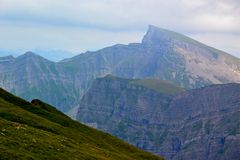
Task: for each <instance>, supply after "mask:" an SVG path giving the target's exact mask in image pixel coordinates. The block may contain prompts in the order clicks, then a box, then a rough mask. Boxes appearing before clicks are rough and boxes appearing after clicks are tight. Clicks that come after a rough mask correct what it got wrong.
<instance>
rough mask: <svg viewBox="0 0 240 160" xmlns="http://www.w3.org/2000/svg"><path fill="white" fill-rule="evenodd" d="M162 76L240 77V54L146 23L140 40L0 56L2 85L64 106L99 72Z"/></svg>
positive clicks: (193, 80)
mask: <svg viewBox="0 0 240 160" xmlns="http://www.w3.org/2000/svg"><path fill="white" fill-rule="evenodd" d="M107 74H113V75H116V76H120V77H125V78H160V79H163V80H167V81H171V82H172V83H175V84H177V85H179V86H181V87H184V88H189V89H190V88H199V87H202V86H206V85H209V84H218V83H219V84H222V83H229V82H240V60H239V59H238V58H236V57H232V56H230V55H229V54H227V53H224V52H222V51H219V50H217V49H214V48H211V47H209V46H206V45H204V44H202V43H200V42H197V41H195V40H193V39H190V38H188V37H186V36H183V35H180V34H178V33H175V32H171V31H167V30H164V29H160V28H157V27H155V26H149V29H148V31H147V33H146V35H145V36H144V38H143V40H142V42H141V43H132V44H129V45H115V46H111V47H107V48H104V49H101V50H98V51H95V52H86V53H83V54H80V55H78V56H75V57H73V58H70V59H65V60H63V61H61V62H58V63H54V62H51V61H48V60H46V59H44V58H42V57H40V56H37V55H34V54H32V53H30V52H29V53H27V54H25V55H23V56H20V57H17V58H13V57H3V58H0V87H2V88H5V89H7V90H8V91H11V92H12V93H14V94H16V95H18V96H21V97H23V98H25V99H27V100H31V99H32V98H38V99H41V100H43V101H45V102H47V103H49V104H52V105H54V106H58V107H59V108H58V109H60V110H62V111H64V112H67V111H69V110H70V109H72V108H73V107H75V106H77V104H79V101H80V99H81V97H82V96H83V95H84V93H85V92H86V90H87V89H88V88H89V86H90V85H91V83H92V81H93V80H94V79H95V78H97V77H103V76H105V75H107Z"/></svg>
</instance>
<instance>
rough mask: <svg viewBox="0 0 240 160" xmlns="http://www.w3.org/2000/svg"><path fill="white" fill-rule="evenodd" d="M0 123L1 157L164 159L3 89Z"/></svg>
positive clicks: (51, 108)
mask: <svg viewBox="0 0 240 160" xmlns="http://www.w3.org/2000/svg"><path fill="white" fill-rule="evenodd" d="M0 124H1V125H0V159H18V160H20V159H24V160H25V159H64V160H67V159H71V160H72V159H85V160H86V159H89V160H90V159H91V160H93V159H102V160H104V159H109V160H111V159H112V160H114V159H115V160H120V159H122V160H136V159H139V160H141V159H142V160H145V159H149V160H160V159H162V158H160V157H157V156H154V155H152V154H150V153H147V152H144V151H141V150H139V149H137V148H135V147H133V146H131V145H129V144H127V143H125V142H122V141H120V140H118V139H117V138H114V137H113V136H110V135H109V134H106V133H103V132H100V131H97V130H95V129H93V128H89V127H87V126H85V125H82V124H80V123H78V122H76V121H73V120H71V119H70V118H69V117H67V116H66V115H64V114H63V113H61V112H60V111H58V110H56V109H55V108H54V107H52V106H50V105H48V104H46V103H44V102H42V101H40V100H37V99H35V100H33V101H32V102H31V103H29V102H27V101H25V100H22V99H20V98H18V97H15V96H13V95H12V94H10V93H8V92H6V91H4V90H2V89H0Z"/></svg>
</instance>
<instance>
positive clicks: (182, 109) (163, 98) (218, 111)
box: [77, 76, 240, 160]
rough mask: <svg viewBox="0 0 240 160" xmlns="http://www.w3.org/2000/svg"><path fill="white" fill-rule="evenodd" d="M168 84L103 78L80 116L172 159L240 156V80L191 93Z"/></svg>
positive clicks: (84, 101) (91, 91) (83, 104)
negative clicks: (237, 82)
mask: <svg viewBox="0 0 240 160" xmlns="http://www.w3.org/2000/svg"><path fill="white" fill-rule="evenodd" d="M155 81H156V80H155ZM143 84H144V85H143ZM166 85H170V84H165V83H164V82H163V81H161V83H157V85H156V82H154V83H153V82H152V81H151V80H144V83H139V80H130V79H121V78H116V77H115V78H113V77H109V76H107V77H105V78H99V79H97V80H96V81H95V82H94V83H93V85H92V87H91V88H90V89H89V90H88V92H87V93H86V94H85V95H84V96H83V98H82V101H81V103H80V106H79V110H78V115H77V120H79V121H80V122H82V123H85V124H87V125H89V126H92V127H95V128H97V129H100V130H103V131H105V132H108V133H111V134H113V135H115V136H117V137H119V138H121V139H123V140H125V141H127V142H129V143H131V144H133V145H135V146H137V147H139V148H141V149H144V150H146V151H150V152H152V153H155V154H159V155H162V156H164V157H165V158H167V159H174V160H175V159H176V160H180V159H199V160H207V159H226V160H228V159H234V160H238V159H239V156H240V153H239V150H240V84H224V85H213V86H209V87H205V88H200V89H194V90H190V91H183V90H181V89H180V88H178V87H175V86H174V85H171V87H170V86H169V87H168V88H172V91H171V92H169V90H165V89H163V88H162V87H161V86H166ZM152 86H155V87H152ZM157 86H158V87H157ZM156 88H158V89H156Z"/></svg>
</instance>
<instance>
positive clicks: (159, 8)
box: [0, 0, 240, 57]
mask: <svg viewBox="0 0 240 160" xmlns="http://www.w3.org/2000/svg"><path fill="white" fill-rule="evenodd" d="M239 15H240V1H239V0H218V1H216V0H171V1H165V0H147V1H146V0H121V1H119V0H101V1H99V0H71V1H68V0H51V1H49V0H1V1H0V25H1V27H0V34H1V37H2V38H1V40H0V41H2V42H1V43H0V44H1V45H0V48H2V47H4V46H8V47H13V48H14V47H15V48H24V47H25V48H34V47H40V48H41V47H42V48H51V49H52V48H58V49H66V50H70V51H71V50H74V51H79V52H80V51H85V50H89V49H90V50H91V49H97V48H102V47H104V46H106V45H111V44H114V43H129V42H134V41H141V37H142V36H143V34H144V33H145V32H146V28H147V26H148V24H154V25H157V26H159V27H162V28H166V29H170V30H174V31H177V32H180V33H183V34H186V35H189V36H191V37H193V38H196V39H197V40H200V41H202V42H204V43H207V44H211V45H212V44H213V46H214V47H219V49H224V50H226V51H228V52H230V53H232V54H235V55H237V56H239V57H240V46H239V45H238V44H239V42H240V41H239V38H238V37H240V17H239ZM29 33H30V34H29ZM213 35H214V36H213ZM231 35H235V36H231ZM220 37H221V39H227V41H225V42H224V45H223V42H222V41H224V40H222V41H221V42H220V41H219V39H218V38H220ZM3 39H5V40H3ZM214 41H215V42H216V43H212V42H214ZM223 46H224V47H223ZM233 48H234V49H233ZM233 52H234V53H233ZM237 53H239V54H237Z"/></svg>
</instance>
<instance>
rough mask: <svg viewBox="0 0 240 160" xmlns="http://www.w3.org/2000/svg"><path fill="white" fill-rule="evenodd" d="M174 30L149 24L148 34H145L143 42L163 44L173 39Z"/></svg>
mask: <svg viewBox="0 0 240 160" xmlns="http://www.w3.org/2000/svg"><path fill="white" fill-rule="evenodd" d="M173 34H174V32H171V31H168V30H165V29H162V28H158V27H156V26H154V25H149V26H148V31H147V33H146V35H145V36H144V38H143V40H142V43H143V44H159V43H160V44H161V43H166V42H169V41H170V40H171V39H173V36H172V35H173Z"/></svg>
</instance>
